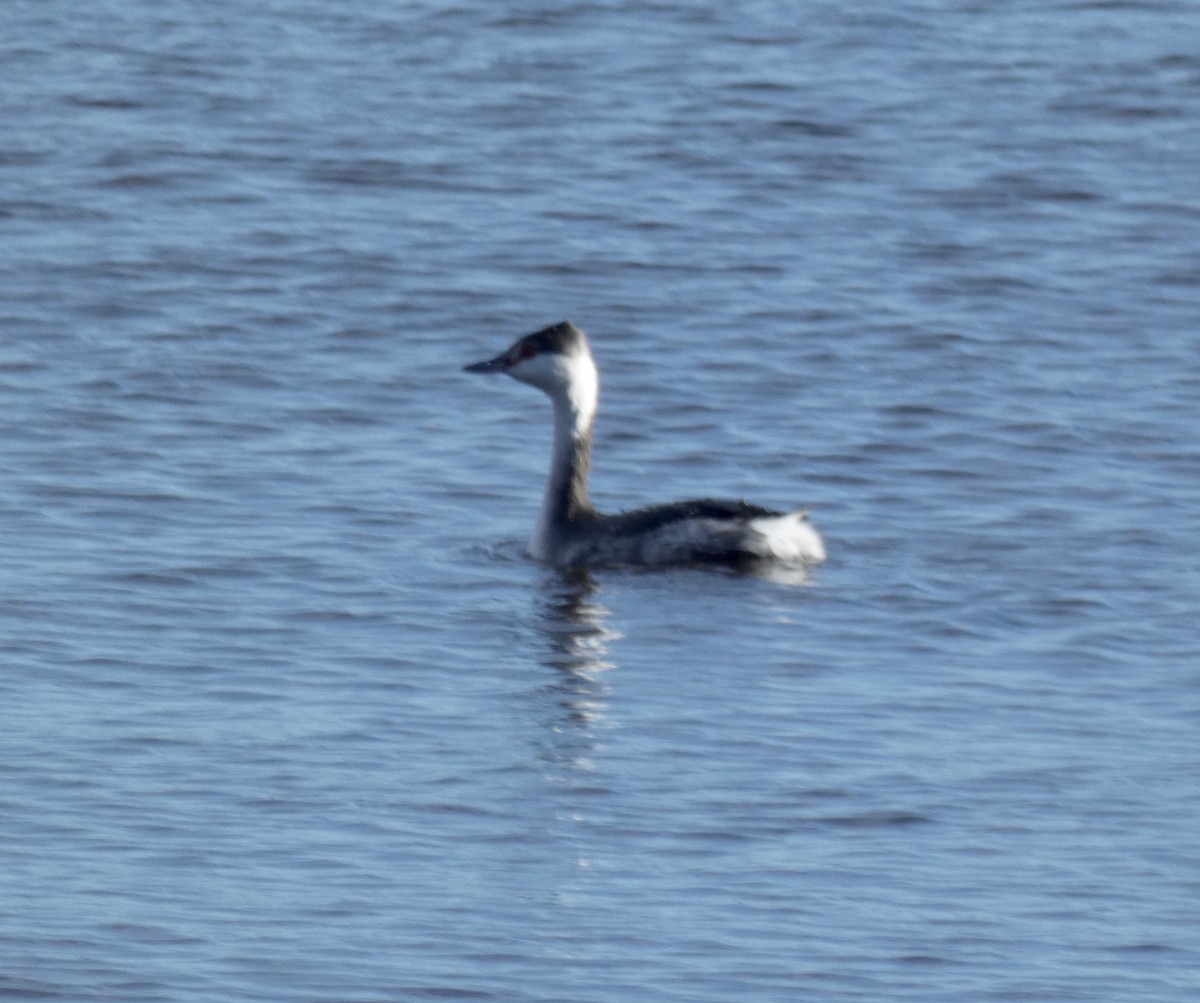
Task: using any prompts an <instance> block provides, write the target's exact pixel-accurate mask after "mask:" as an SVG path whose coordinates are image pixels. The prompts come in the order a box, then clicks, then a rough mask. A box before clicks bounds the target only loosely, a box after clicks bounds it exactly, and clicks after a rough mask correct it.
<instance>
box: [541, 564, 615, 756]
mask: <svg viewBox="0 0 1200 1003" xmlns="http://www.w3.org/2000/svg"><path fill="white" fill-rule="evenodd" d="M598 591H599V586H598V585H597V583H596V580H595V579H594V578H593V577H592V576H591V575H590V574H589V573H588V572H587V571H583V570H570V571H555V572H552V573H550V574H548V575H547V577H546V579H545V581H544V582H543V586H542V589H541V590H540V592H539V595H538V605H539V609H538V611H537V624H538V627H539V628H540V630H541V632H542V634H543V637H544V639H545V642H546V647H545V656H544V661H545V664H546V665H547V666H548V667H549V668H552V669H554V670H555V673H556V675H555V679H554V681H553V682H552V683H550V684H549V685H548V686H547V687H546V693H547V695H549V696H551V697H552V701H553V712H552V715H551V720H550V721H548V722H547V724H548V729H549V735H550V744H551V749H550V750H548V751H549V752H550V754H551V756H552V758H553V759H555V760H556V761H558V762H559V763H561V764H570V765H573V766H575V767H576V768H580V769H587V768H589V767H590V757H591V754H592V752H593V751H594V749H595V745H596V742H597V739H598V735H597V732H598V729H599V728H601V727H602V726H603V725H604V722H605V717H606V713H607V710H608V699H609V687H608V684H607V682H606V681H605V679H604V675H605V672H606V671H607V670H608V669H612V668H615V667H616V666H615V664H614V663H613V662H612V661H610V660H609V659H608V657H607V656H608V644H609V642H611V641H613V640H616V639H617V638H619V637H620V636H621V635H620V634H618V633H616V632H615V631H613V630H610V629H609V628H608V627H606V626H605V621H607V620H608V618H609V616H610V613H609V610H608V608H607V607H605V606H604V605H602V604H601V603H599V602H596V601H595V599H594V598H593V597H594V596H595V595H596V594H597V592H598Z"/></svg>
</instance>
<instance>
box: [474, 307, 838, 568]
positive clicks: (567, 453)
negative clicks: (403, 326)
mask: <svg viewBox="0 0 1200 1003" xmlns="http://www.w3.org/2000/svg"><path fill="white" fill-rule="evenodd" d="M466 371H467V372H468V373H507V374H508V375H509V376H511V377H513V378H514V379H517V380H520V381H521V382H522V383H529V384H532V385H533V386H535V387H537V388H538V389H539V390H542V391H544V392H545V393H546V394H547V396H549V398H550V400H551V401H552V402H553V403H554V453H553V457H552V459H551V463H550V477H549V479H548V481H547V483H546V494H545V497H544V498H543V500H542V509H541V514H540V515H539V516H538V521H537V528H536V529H535V530H534V534H533V542H532V544H531V550H532V553H533V556H534V557H535V558H537V559H538V560H540V561H545V562H547V563H549V564H555V565H559V566H565V567H587V566H595V565H614V564H690V563H696V562H706V561H707V562H712V561H719V562H727V563H738V562H741V561H755V560H764V559H766V560H770V559H774V560H783V561H802V562H805V563H815V562H817V561H823V560H825V545H824V544H823V543H822V542H821V537H820V535H819V534H818V533H817V531H816V530H815V529H814V528H813V527H812V526H811V525H810V524H809V522H808V519H807V517H806V516H805V514H804V512H802V511H796V512H775V511H773V510H771V509H767V508H761V507H759V506H758V505H751V504H750V503H749V502H744V501H715V500H713V499H711V498H704V499H699V500H696V501H682V502H672V503H670V504H667V505H653V506H651V507H649V508H642V509H637V510H636V511H633V512H623V513H621V514H620V515H601V514H600V513H599V512H597V511H596V510H595V509H594V508H592V504H591V502H590V501H589V500H588V471H589V469H590V467H591V463H592V423H593V420H594V419H595V417H596V402H597V399H598V397H599V392H600V379H599V374H598V373H597V371H596V363H595V361H594V360H593V359H592V350H591V348H590V346H589V345H588V341H587V338H586V337H585V336H584V333H583V332H582V331H581V330H580V329H579V328H577V327H576V326H575V325H574V324H572V323H570V322H569V321H563V322H562V323H560V324H554V325H553V326H551V327H547V328H543V329H542V330H540V331H535V332H534V333H533V334H529V335H526V336H525V337H524V338H521V339H520V340H519V341H517V342H516V343H515V344H513V346H512V347H511V348H509V349H508V351H506V352H504V353H503V354H502V355H498V356H496V358H494V359H490V360H488V361H487V362H477V363H475V364H474V365H471V366H467V367H466Z"/></svg>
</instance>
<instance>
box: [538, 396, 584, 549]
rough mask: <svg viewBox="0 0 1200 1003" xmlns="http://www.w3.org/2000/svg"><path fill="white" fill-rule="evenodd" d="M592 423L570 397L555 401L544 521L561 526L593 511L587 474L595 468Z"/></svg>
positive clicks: (544, 502)
mask: <svg viewBox="0 0 1200 1003" xmlns="http://www.w3.org/2000/svg"><path fill="white" fill-rule="evenodd" d="M592 422H593V415H592V414H591V413H590V410H589V411H581V410H579V408H578V407H577V402H576V401H573V400H571V399H569V398H557V399H556V400H555V401H554V452H553V454H552V456H551V458H550V477H549V479H548V480H547V482H546V497H545V499H544V500H543V502H542V511H543V516H544V521H545V522H547V524H548V525H555V526H561V525H564V524H566V523H570V522H574V521H575V520H576V519H578V518H579V517H580V516H583V515H586V514H588V513H589V512H591V511H592V503H591V501H589V499H588V474H589V473H590V472H591V469H592Z"/></svg>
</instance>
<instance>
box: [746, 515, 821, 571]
mask: <svg viewBox="0 0 1200 1003" xmlns="http://www.w3.org/2000/svg"><path fill="white" fill-rule="evenodd" d="M747 525H748V526H749V527H750V528H751V529H752V530H754V531H755V532H756V533H758V534H760V535H761V536H762V537H763V538H764V540H765V541H766V546H767V549H768V550H769V551H770V556H772V557H774V558H777V559H778V560H780V561H804V562H805V563H808V564H816V563H817V562H819V561H823V560H825V543H824V541H823V540H822V539H821V534H820V533H818V532H817V531H816V530H815V529H814V528H813V525H812V523H810V522H809V521H808V517H807V516H806V515H805V514H804V513H803V512H788V513H787V514H786V515H770V516H761V517H760V518H758V519H751V520H750V521H749V522H748V523H747Z"/></svg>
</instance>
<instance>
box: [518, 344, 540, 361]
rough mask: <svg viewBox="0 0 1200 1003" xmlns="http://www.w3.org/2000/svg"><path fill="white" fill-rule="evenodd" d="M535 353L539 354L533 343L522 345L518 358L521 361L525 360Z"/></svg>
mask: <svg viewBox="0 0 1200 1003" xmlns="http://www.w3.org/2000/svg"><path fill="white" fill-rule="evenodd" d="M535 355H537V349H536V348H534V347H533V346H532V345H522V346H521V351H520V353H519V354H518V355H517V358H518V359H519V360H520V361H521V362H524V361H525V360H526V359H532V358H533V357H534V356H535Z"/></svg>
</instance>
